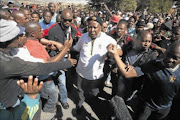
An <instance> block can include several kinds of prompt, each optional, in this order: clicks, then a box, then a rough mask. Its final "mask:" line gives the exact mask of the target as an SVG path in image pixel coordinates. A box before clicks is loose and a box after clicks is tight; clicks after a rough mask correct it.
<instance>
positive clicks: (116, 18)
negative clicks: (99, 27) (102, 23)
mask: <svg viewBox="0 0 180 120" xmlns="http://www.w3.org/2000/svg"><path fill="white" fill-rule="evenodd" d="M119 20H120V18H119V17H118V16H116V15H113V17H112V18H111V21H112V22H114V23H118V22H119Z"/></svg>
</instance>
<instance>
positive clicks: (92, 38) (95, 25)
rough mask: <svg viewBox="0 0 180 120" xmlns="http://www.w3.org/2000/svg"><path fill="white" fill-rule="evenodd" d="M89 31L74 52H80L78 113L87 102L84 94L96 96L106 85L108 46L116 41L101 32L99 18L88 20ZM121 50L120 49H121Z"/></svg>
mask: <svg viewBox="0 0 180 120" xmlns="http://www.w3.org/2000/svg"><path fill="white" fill-rule="evenodd" d="M88 24H89V26H88V31H89V32H87V33H85V34H83V35H82V37H81V38H80V39H79V41H78V42H77V43H76V45H75V46H73V48H74V50H76V51H78V52H80V57H79V61H78V65H77V67H76V71H77V87H78V97H79V100H78V103H77V106H76V107H77V113H78V114H80V113H81V111H82V109H81V108H82V104H83V102H84V100H85V97H84V92H91V94H92V95H94V96H96V95H97V94H98V92H99V88H101V87H102V86H103V85H104V79H103V76H104V74H103V67H104V61H105V57H106V53H107V48H106V47H107V46H108V45H109V44H110V43H114V44H117V43H116V41H115V40H114V39H113V38H112V37H110V36H108V35H106V34H105V33H103V32H101V26H102V20H101V18H99V17H95V16H92V17H89V18H88ZM119 48H120V47H119Z"/></svg>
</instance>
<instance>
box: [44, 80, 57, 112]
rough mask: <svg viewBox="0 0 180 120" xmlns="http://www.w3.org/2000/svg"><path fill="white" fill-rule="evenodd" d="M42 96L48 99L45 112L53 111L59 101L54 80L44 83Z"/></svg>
mask: <svg viewBox="0 0 180 120" xmlns="http://www.w3.org/2000/svg"><path fill="white" fill-rule="evenodd" d="M40 95H41V97H43V98H45V99H47V102H46V103H45V105H44V108H43V111H44V112H49V111H51V110H52V109H53V108H54V107H55V106H56V103H57V101H58V92H57V89H56V86H55V84H54V81H53V80H51V81H46V82H44V84H43V88H42V91H41V94H40Z"/></svg>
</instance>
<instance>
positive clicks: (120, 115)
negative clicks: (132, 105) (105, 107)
mask: <svg viewBox="0 0 180 120" xmlns="http://www.w3.org/2000/svg"><path fill="white" fill-rule="evenodd" d="M110 104H111V106H112V108H113V110H114V115H115V118H116V119H117V120H133V119H132V116H131V115H130V113H129V111H128V109H127V107H126V104H125V102H124V100H123V99H122V98H121V97H119V96H117V95H116V96H114V97H113V98H112V99H111V100H110Z"/></svg>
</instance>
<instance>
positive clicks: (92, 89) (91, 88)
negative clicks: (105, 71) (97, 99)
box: [77, 73, 104, 107]
mask: <svg viewBox="0 0 180 120" xmlns="http://www.w3.org/2000/svg"><path fill="white" fill-rule="evenodd" d="M77 87H78V97H79V100H78V103H77V107H81V106H82V104H83V102H84V101H85V96H84V94H85V93H91V94H92V95H93V96H96V95H97V94H98V93H99V92H100V91H101V90H102V88H103V87H104V77H103V78H101V79H97V80H88V79H85V78H82V77H81V76H80V75H79V74H78V73H77Z"/></svg>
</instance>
